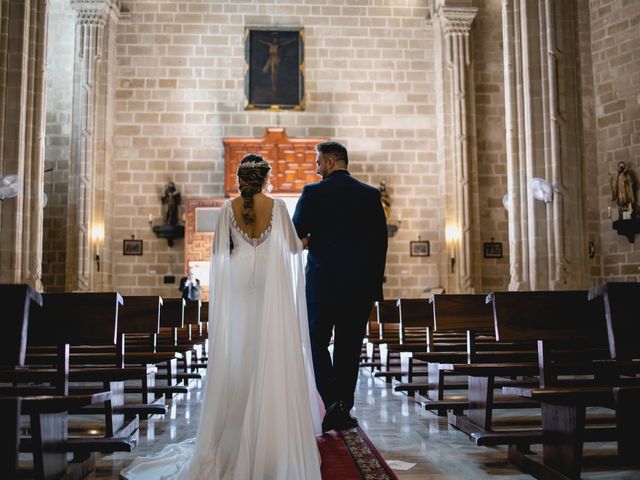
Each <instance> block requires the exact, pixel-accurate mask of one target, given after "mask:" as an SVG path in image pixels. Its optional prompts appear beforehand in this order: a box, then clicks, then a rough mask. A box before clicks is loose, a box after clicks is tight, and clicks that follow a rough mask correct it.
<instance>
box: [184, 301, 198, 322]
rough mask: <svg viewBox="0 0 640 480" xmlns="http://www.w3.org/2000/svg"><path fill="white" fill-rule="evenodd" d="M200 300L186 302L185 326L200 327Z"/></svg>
mask: <svg viewBox="0 0 640 480" xmlns="http://www.w3.org/2000/svg"><path fill="white" fill-rule="evenodd" d="M200 308H201V304H200V300H185V306H184V323H185V325H198V324H199V323H200V313H201V312H200Z"/></svg>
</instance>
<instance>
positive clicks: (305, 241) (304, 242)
mask: <svg viewBox="0 0 640 480" xmlns="http://www.w3.org/2000/svg"><path fill="white" fill-rule="evenodd" d="M300 241H301V242H302V248H303V249H304V248H307V247H308V246H309V237H304V238H301V239H300Z"/></svg>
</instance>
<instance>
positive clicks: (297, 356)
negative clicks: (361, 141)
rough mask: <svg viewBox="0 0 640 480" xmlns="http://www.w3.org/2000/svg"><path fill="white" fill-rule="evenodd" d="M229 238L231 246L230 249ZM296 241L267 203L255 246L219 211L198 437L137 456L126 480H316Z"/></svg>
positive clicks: (315, 419) (315, 426)
mask: <svg viewBox="0 0 640 480" xmlns="http://www.w3.org/2000/svg"><path fill="white" fill-rule="evenodd" d="M231 241H232V242H233V243H231ZM301 252H302V244H301V243H300V240H299V239H298V237H297V235H296V233H295V230H294V228H293V225H292V223H291V219H290V218H289V214H288V212H287V209H286V206H285V204H284V202H283V201H282V200H279V199H276V200H275V203H274V206H273V214H272V219H271V227H270V229H269V230H267V232H265V234H264V235H263V236H261V237H260V238H259V239H251V238H249V237H247V236H246V235H245V234H243V232H242V231H240V230H239V229H238V228H237V226H236V224H235V221H234V218H233V210H232V209H231V202H230V201H228V202H226V203H225V204H224V205H223V207H222V208H221V210H220V216H219V219H218V226H217V229H216V234H215V237H214V245H213V255H212V259H211V278H210V283H209V285H210V286H211V295H210V296H211V305H210V308H209V312H210V313H209V335H210V337H209V342H210V345H209V366H208V369H207V375H206V386H205V393H204V398H203V403H202V410H201V415H200V422H199V426H198V435H197V438H196V439H195V441H194V440H193V439H191V440H187V441H185V442H181V443H178V444H173V445H169V446H167V447H166V448H165V449H164V450H163V451H162V452H160V453H159V454H157V455H155V456H153V457H140V458H137V459H135V460H134V461H133V463H132V464H131V465H129V466H128V467H127V468H126V469H125V470H123V471H122V472H121V475H122V476H123V477H124V478H127V479H130V480H152V479H153V480H158V479H169V478H171V479H186V480H205V479H206V480H214V479H225V480H226V479H233V480H247V479H255V480H262V479H273V480H285V479H305V480H313V479H320V478H321V477H320V457H319V453H318V446H317V442H316V435H320V434H321V433H322V432H321V416H320V415H321V413H320V409H321V404H320V400H319V397H318V395H317V392H316V386H315V380H314V375H313V364H312V357H311V347H310V342H309V327H308V323H307V306H306V300H305V290H304V272H303V265H302V255H301Z"/></svg>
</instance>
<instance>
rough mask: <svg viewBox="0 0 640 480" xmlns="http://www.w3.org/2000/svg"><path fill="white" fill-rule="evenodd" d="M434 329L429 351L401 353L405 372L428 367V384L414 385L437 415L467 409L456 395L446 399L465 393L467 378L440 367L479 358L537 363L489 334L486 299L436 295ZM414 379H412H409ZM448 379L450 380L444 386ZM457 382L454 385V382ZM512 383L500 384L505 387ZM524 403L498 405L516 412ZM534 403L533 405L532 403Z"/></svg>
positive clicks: (490, 325)
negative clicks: (454, 392) (451, 393)
mask: <svg viewBox="0 0 640 480" xmlns="http://www.w3.org/2000/svg"><path fill="white" fill-rule="evenodd" d="M430 307H431V311H432V320H431V322H432V325H431V326H430V327H429V328H428V337H429V338H431V339H432V340H431V341H429V343H428V345H427V349H428V351H426V352H424V351H422V352H419V351H405V352H402V353H401V355H402V357H403V358H402V360H403V363H404V362H406V367H405V366H404V364H403V369H405V368H406V369H408V371H409V375H411V376H412V372H413V370H414V369H415V368H416V364H418V365H419V364H425V363H426V365H427V369H428V380H427V381H422V382H415V383H414V385H413V386H414V388H415V391H416V400H417V401H419V402H420V403H421V404H422V405H423V407H424V408H426V409H428V410H432V411H436V412H437V413H438V415H446V414H447V411H448V410H454V411H456V412H457V413H462V411H463V410H464V409H466V408H468V400H467V398H466V397H463V396H460V395H456V396H449V397H448V398H445V397H444V391H445V389H447V390H466V389H467V388H468V383H467V380H466V377H464V378H462V379H461V378H460V377H457V378H456V377H455V376H454V375H451V374H450V373H449V372H446V371H443V370H441V369H440V368H439V365H440V364H441V363H443V362H469V361H471V360H475V359H477V358H482V359H488V360H501V359H522V358H528V357H531V359H532V360H533V359H534V355H535V351H534V350H531V351H530V352H522V351H519V350H517V351H513V350H514V348H513V346H512V345H506V344H498V343H496V341H495V337H493V336H492V335H490V334H489V331H490V330H491V329H492V328H493V315H492V312H491V308H490V307H489V306H487V305H486V304H485V295H468V294H465V295H455V294H447V295H440V294H438V295H434V296H433V297H432V298H431V306H430ZM410 378H411V377H410ZM445 378H448V380H447V382H446V383H445ZM454 380H455V381H454ZM512 382H513V380H500V381H499V382H497V384H498V385H500V386H502V385H504V384H507V383H509V384H510V383H512ZM524 403H525V402H522V401H517V402H515V403H514V402H512V401H510V400H509V399H503V400H501V401H500V402H498V403H497V406H498V407H500V408H515V407H518V406H521V405H523V404H524ZM529 403H531V402H529Z"/></svg>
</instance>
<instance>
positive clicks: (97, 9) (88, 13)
mask: <svg viewBox="0 0 640 480" xmlns="http://www.w3.org/2000/svg"><path fill="white" fill-rule="evenodd" d="M71 8H73V9H74V10H75V11H76V12H77V14H78V16H77V18H76V23H77V24H78V25H98V26H104V24H105V23H106V22H107V19H108V18H109V15H110V14H111V13H115V14H116V16H117V15H119V13H120V0H71Z"/></svg>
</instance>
